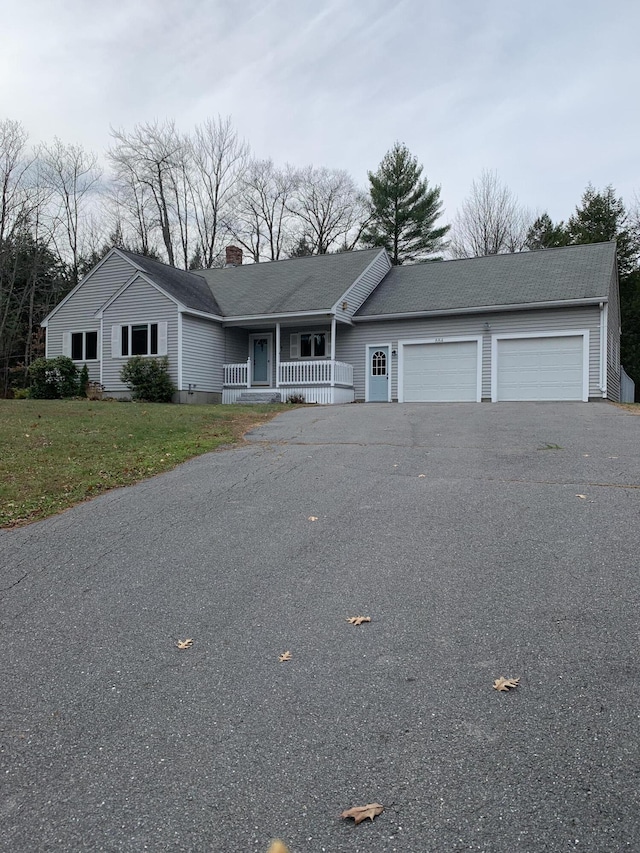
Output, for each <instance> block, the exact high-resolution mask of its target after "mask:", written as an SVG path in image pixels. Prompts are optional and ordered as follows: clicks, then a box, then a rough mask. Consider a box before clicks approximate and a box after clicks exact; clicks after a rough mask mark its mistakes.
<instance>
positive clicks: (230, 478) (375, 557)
mask: <svg viewBox="0 0 640 853" xmlns="http://www.w3.org/2000/svg"><path fill="white" fill-rule="evenodd" d="M639 435H640V418H639V417H637V416H635V415H633V414H629V413H627V412H625V411H623V410H622V409H619V408H616V407H614V406H612V405H609V404H605V403H602V404H579V403H576V404H550V403H546V404H534V403H529V404H507V403H504V404H499V405H489V404H487V405H476V404H451V405H444V404H442V405H421V406H420V405H403V406H399V405H386V404H375V405H351V406H336V407H326V408H304V409H298V410H294V411H291V412H288V413H286V414H284V415H282V416H280V417H278V418H277V419H276V420H275V421H273V422H271V423H269V424H267V425H265V426H263V427H261V428H260V429H258V430H256V431H255V432H254V433H253V434H252V436H251V437H250V441H249V442H248V443H247V444H246V445H244V446H242V447H239V448H236V449H231V450H225V451H222V452H218V453H213V454H209V455H207V456H204V457H201V458H199V459H196V460H193V461H191V462H189V463H187V464H185V465H182V466H180V467H179V468H177V469H175V470H174V471H172V472H170V473H168V474H165V475H162V476H160V477H157V478H154V479H152V480H149V481H147V482H145V483H142V484H140V485H138V486H134V487H131V488H127V489H121V490H117V491H114V492H112V493H110V494H107V495H104V496H102V497H100V498H97V499H96V500H94V501H91V502H89V503H86V504H83V505H81V506H78V507H76V508H75V509H73V510H71V511H69V512H66V513H64V514H62V515H60V516H58V517H56V518H53V519H49V520H46V521H43V522H40V523H38V524H34V525H31V526H30V527H27V528H24V529H20V530H15V531H0V563H1V564H2V568H1V573H0V599H1V603H0V644H1V653H0V726H1V733H2V747H1V748H2V751H1V753H0V850H2V851H11V853H21V851H25V853H26V851H30V853H31V851H40V850H43V851H44V850H47V851H48V850H54V849H55V850H64V851H76V850H92V851H103V850H104V851H142V850H151V851H165V850H175V851H210V852H211V853H217V852H218V851H220V853H236V851H237V853H249V851H258V853H263V851H265V850H266V848H267V845H268V842H269V840H270V839H271V838H272V837H274V836H281V837H282V838H283V839H284V840H285V841H286V842H287V843H288V844H289V846H290V847H291V850H292V853H321V851H326V853H342V852H343V851H344V853H358V851H362V853H364V851H367V853H381V851H406V853H427V851H463V850H464V851H466V850H483V851H504V853H517V851H523V853H525V852H526V853H537V851H540V853H542V851H545V853H546V851H570V850H582V851H590V853H593V852H594V851H598V853H599V852H600V851H619V850H624V849H629V850H638V849H640V815H639V811H638V809H639V805H640V787H639V782H640V779H639V770H640V754H639V749H638V734H639V729H640V706H639V702H638V696H639V689H640V666H639V664H638V613H639V612H640V580H639V571H638V560H639V557H638V554H639V547H638V546H639V535H638V530H639V511H640V457H639V454H638V449H639V444H638V436H639ZM310 518H313V519H315V520H309V519H310ZM355 615H367V616H370V617H371V620H372V621H371V622H370V623H369V624H364V625H362V626H360V627H354V626H352V625H350V624H349V623H348V622H347V621H346V618H347V617H349V616H355ZM185 638H193V646H192V648H190V649H185V650H183V651H180V650H178V649H177V648H176V645H175V644H176V642H177V641H178V640H181V639H185ZM286 650H290V651H291V653H292V659H291V660H290V661H288V662H286V663H280V662H279V661H278V656H279V655H280V654H281V653H282V652H284V651H286ZM499 676H519V677H520V678H521V681H520V685H519V687H518V688H517V689H516V690H515V691H512V692H510V693H498V692H496V691H495V690H493V689H492V683H493V680H494V679H495V678H497V677H499ZM370 802H379V803H382V804H383V805H384V806H385V811H384V812H383V814H382V815H381V816H379V817H377V818H376V820H375V822H373V823H371V822H370V821H366V822H365V823H362V824H361V825H359V826H357V827H356V826H354V825H353V823H352V822H351V821H348V822H347V821H341V820H340V819H339V814H340V812H341V811H342V810H343V809H346V808H349V807H351V806H353V805H362V804H365V803H370Z"/></svg>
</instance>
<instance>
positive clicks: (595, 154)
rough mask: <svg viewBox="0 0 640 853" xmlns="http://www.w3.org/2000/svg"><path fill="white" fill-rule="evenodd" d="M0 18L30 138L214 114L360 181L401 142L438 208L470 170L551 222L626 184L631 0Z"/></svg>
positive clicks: (118, 9)
mask: <svg viewBox="0 0 640 853" xmlns="http://www.w3.org/2000/svg"><path fill="white" fill-rule="evenodd" d="M4 24H5V37H4V38H3V41H4V43H5V44H7V45H8V47H7V49H6V50H5V51H4V53H3V55H2V56H0V75H1V77H0V79H2V80H3V87H4V93H5V98H4V103H5V110H6V116H7V117H10V118H16V119H19V120H21V121H22V122H23V123H24V124H25V126H26V127H27V129H28V130H29V132H30V133H31V136H32V138H33V139H34V140H35V141H38V140H50V139H51V138H52V137H53V135H58V136H59V137H61V138H63V139H64V140H65V141H69V142H80V143H82V144H84V145H85V146H87V147H90V148H93V149H95V150H97V151H99V152H103V151H104V150H105V148H106V147H107V146H108V145H109V142H110V138H109V126H110V125H113V126H117V127H125V128H126V127H131V126H132V125H133V124H134V123H136V122H144V121H152V120H154V119H163V118H166V117H170V118H175V119H176V122H177V124H178V126H180V127H182V128H184V129H188V128H191V127H193V125H194V124H195V123H198V122H200V121H203V120H204V119H205V118H207V117H209V116H212V115H217V114H221V115H231V116H232V118H233V122H234V125H235V126H236V127H237V129H238V130H239V132H240V134H241V135H242V136H244V137H245V138H246V139H247V141H249V142H250V143H251V145H252V147H253V148H254V150H255V152H256V154H257V155H258V156H262V157H266V156H271V157H273V159H274V160H275V161H276V162H280V163H283V162H285V161H289V162H292V163H295V164H297V165H302V164H305V163H310V162H313V163H314V164H316V165H326V166H329V167H333V168H345V169H347V170H349V171H350V172H351V173H352V174H353V175H354V177H355V178H356V180H357V181H358V182H359V183H361V184H365V183H366V174H367V170H369V169H375V168H376V167H377V165H378V163H379V161H380V159H381V158H382V156H383V155H384V153H385V151H387V150H388V148H389V147H390V146H391V145H392V144H393V142H394V141H395V140H396V139H400V140H402V141H404V142H405V143H406V144H407V145H408V146H409V148H410V150H411V151H412V153H414V154H415V155H416V156H417V157H418V160H419V161H420V162H421V163H423V165H424V167H425V174H426V175H427V176H428V177H429V179H430V180H431V182H432V183H438V184H441V185H442V192H443V198H444V200H445V204H446V205H447V208H448V212H449V214H450V215H453V212H454V209H455V207H457V206H458V205H459V204H460V202H461V201H462V199H463V198H464V196H465V195H466V193H467V191H468V189H469V187H470V184H471V181H472V180H473V179H474V178H476V177H477V176H478V175H479V174H480V172H481V171H482V169H483V168H489V169H496V170H497V172H498V174H499V176H500V178H501V179H502V180H503V181H504V182H505V183H507V184H508V185H509V186H510V187H511V189H512V190H513V191H514V192H515V193H516V194H517V195H518V196H519V197H520V199H521V201H522V202H523V203H525V204H527V205H529V206H530V207H532V208H534V209H536V208H540V209H544V208H548V209H549V212H550V213H551V214H552V216H554V217H556V218H559V217H566V216H568V215H569V214H570V213H571V210H572V209H573V207H574V206H575V204H576V203H577V202H578V201H579V198H580V194H581V192H582V190H583V189H584V186H585V185H586V183H587V181H589V180H592V181H593V183H594V184H595V185H596V186H604V185H605V184H608V183H613V184H614V186H615V187H616V189H617V190H618V192H620V193H623V194H624V195H625V196H627V195H628V196H629V198H631V197H632V195H633V192H634V191H635V190H637V189H638V179H637V178H636V174H637V172H636V164H635V158H636V150H637V139H638V132H639V130H640V127H639V125H640V118H639V117H638V116H637V111H635V110H634V109H632V107H631V105H632V104H633V103H635V101H636V100H637V93H636V91H635V90H636V78H637V73H636V70H635V63H636V60H635V55H636V48H635V33H636V32H637V30H638V25H639V24H640V7H636V4H630V3H628V4H624V3H623V4H617V5H616V6H606V7H605V6H604V5H603V4H601V3H599V2H595V0H587V1H586V2H584V3H582V4H580V9H579V14H576V9H575V6H573V5H572V4H561V3H557V2H555V3H551V2H550V0H541V2H539V3H537V4H525V3H524V2H520V0H515V2H512V3H510V4H507V3H504V2H501V1H500V2H499V0H488V2H486V3H483V4H478V3H477V2H475V1H474V0H459V2H457V3H455V4H449V5H448V6H444V5H443V4H441V3H436V2H424V0H404V2H397V3H393V4H389V3H388V2H387V0H385V2H383V1H382V0H367V2H365V0H350V2H347V0H315V2H312V0H271V2H259V0H247V2H243V3H242V4H239V3H234V4H230V3H228V2H223V0H208V2H204V0H184V2H178V0H139V2H136V3H135V4H133V3H130V2H125V1H124V0H115V2H113V3H111V4H106V5H102V6H100V5H94V4H91V5H89V4H88V3H86V0H58V2H56V3H51V4H44V3H42V2H41V0H23V2H22V3H21V4H20V5H19V6H16V7H15V9H14V10H12V14H11V15H10V16H8V17H7V19H6V21H5V22H4Z"/></svg>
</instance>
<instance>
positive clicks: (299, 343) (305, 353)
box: [290, 332, 329, 358]
mask: <svg viewBox="0 0 640 853" xmlns="http://www.w3.org/2000/svg"><path fill="white" fill-rule="evenodd" d="M328 353H329V334H328V332H300V333H298V334H295V335H291V342H290V356H291V358H327V355H328Z"/></svg>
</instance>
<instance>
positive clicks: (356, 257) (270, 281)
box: [198, 249, 380, 317]
mask: <svg viewBox="0 0 640 853" xmlns="http://www.w3.org/2000/svg"><path fill="white" fill-rule="evenodd" d="M379 253H380V249H363V250H361V251H357V252H343V253H340V254H336V255H313V256H310V257H304V258H291V259H289V260H286V261H270V262H269V263H263V264H243V265H242V266H237V267H225V268H224V269H211V270H199V271H198V275H199V276H202V278H203V279H204V280H205V281H206V282H207V284H208V285H209V288H210V289H211V292H212V294H213V296H214V297H215V299H216V301H217V302H218V304H219V305H220V308H221V309H222V313H223V315H224V316H225V317H234V316H235V317H242V316H247V315H253V314H275V315H277V314H287V313H290V312H293V311H327V312H328V311H330V309H331V308H332V307H333V306H334V305H335V304H336V302H337V301H338V300H339V299H340V297H341V296H342V295H343V294H344V293H345V292H346V291H347V290H348V289H349V287H351V285H352V284H353V283H354V281H355V280H356V279H357V278H358V276H359V275H360V274H361V273H362V272H364V270H365V269H366V268H367V267H368V266H369V264H370V263H371V262H372V261H373V259H374V258H375V257H376V255H378V254H379Z"/></svg>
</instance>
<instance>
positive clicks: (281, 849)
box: [267, 838, 289, 853]
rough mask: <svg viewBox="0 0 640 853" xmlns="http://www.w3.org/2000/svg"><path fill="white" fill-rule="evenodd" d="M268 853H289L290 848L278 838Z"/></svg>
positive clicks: (272, 843) (270, 846)
mask: <svg viewBox="0 0 640 853" xmlns="http://www.w3.org/2000/svg"><path fill="white" fill-rule="evenodd" d="M267 853H289V848H288V847H287V845H286V844H285V843H284V842H283V841H280V839H279V838H276V839H275V840H274V841H272V842H271V844H270V845H269V849H268V850H267Z"/></svg>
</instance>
